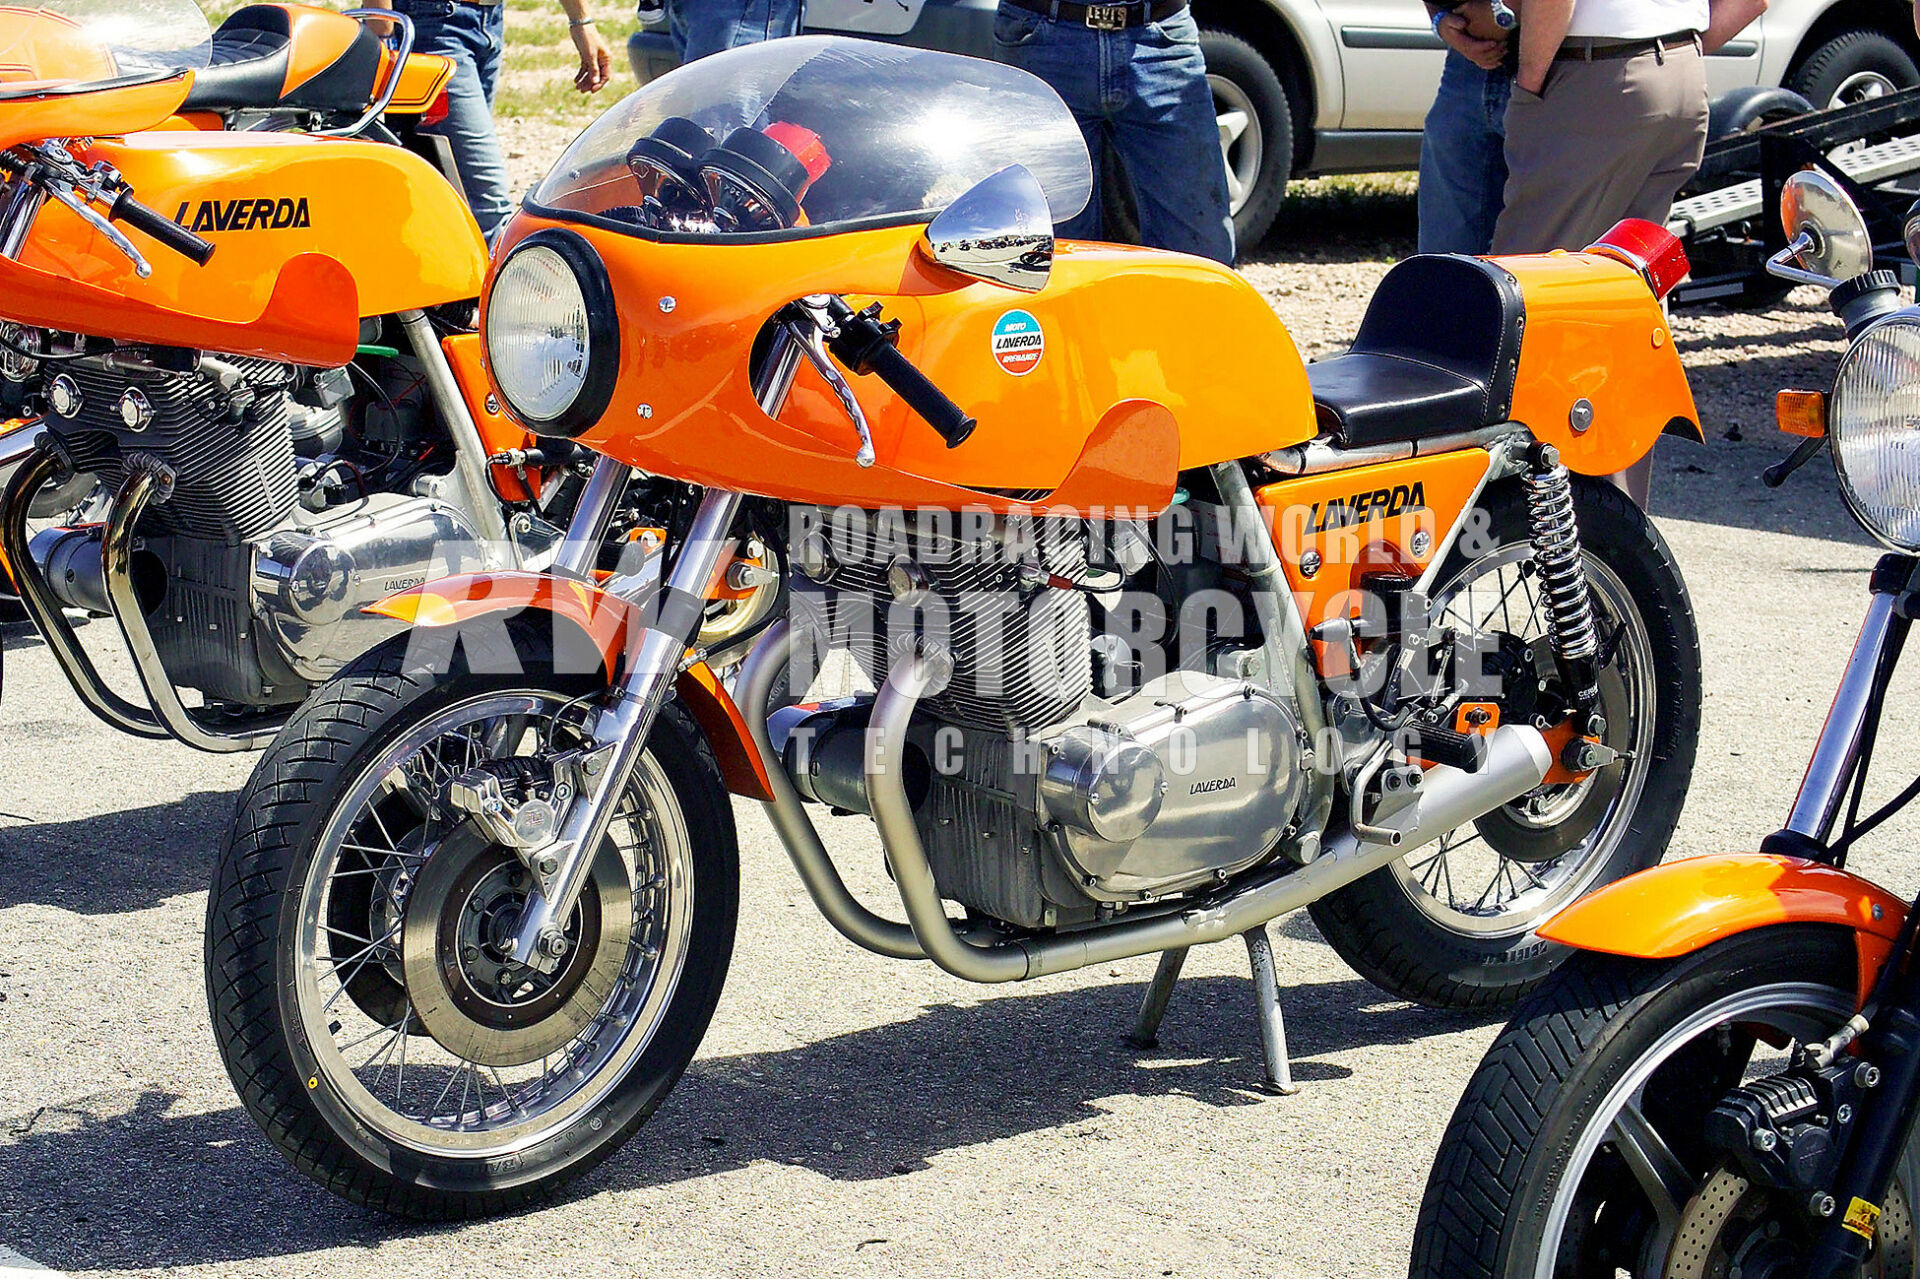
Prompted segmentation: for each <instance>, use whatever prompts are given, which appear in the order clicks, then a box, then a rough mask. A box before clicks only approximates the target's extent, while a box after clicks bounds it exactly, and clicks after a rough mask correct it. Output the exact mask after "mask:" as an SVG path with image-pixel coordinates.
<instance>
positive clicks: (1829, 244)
mask: <svg viewBox="0 0 1920 1279" xmlns="http://www.w3.org/2000/svg"><path fill="white" fill-rule="evenodd" d="M1780 226H1781V229H1782V230H1784V231H1785V232H1786V233H1787V247H1786V248H1785V249H1784V250H1782V251H1781V252H1780V253H1778V254H1776V255H1775V256H1774V259H1773V260H1772V261H1771V262H1769V263H1768V269H1769V270H1771V271H1772V272H1773V274H1775V275H1778V276H1782V277H1784V278H1786V279H1790V280H1791V279H1804V280H1805V281H1806V282H1807V283H1815V284H1836V283H1839V282H1840V281H1843V280H1851V279H1853V278H1854V277H1855V276H1858V275H1864V274H1866V273H1867V272H1868V271H1871V270H1872V269H1873V237H1872V236H1871V235H1870V234H1869V233H1868V231H1867V219H1866V217H1865V215H1863V214H1862V213H1861V212H1860V208H1859V206H1858V205H1856V204H1855V203H1854V202H1853V199H1852V197H1851V196H1849V195H1848V194H1847V192H1846V189H1845V188H1843V187H1842V186H1841V185H1840V184H1839V183H1838V182H1836V181H1834V180H1833V179H1832V178H1831V177H1829V176H1828V175H1826V174H1824V173H1822V172H1820V171H1819V170H1818V169H1806V170H1803V171H1802V172H1799V173H1796V174H1794V175H1793V176H1792V177H1790V178H1788V179H1787V184H1786V186H1785V187H1784V188H1783V189H1782V190H1781V192H1780ZM1788 263H1794V264H1797V265H1798V267H1799V268H1800V273H1799V274H1795V273H1794V271H1793V268H1792V267H1791V266H1787V264H1788ZM1782 266H1787V269H1786V270H1781V269H1779V268H1780V267H1782Z"/></svg>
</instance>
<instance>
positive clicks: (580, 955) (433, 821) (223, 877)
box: [206, 632, 738, 1218]
mask: <svg viewBox="0 0 1920 1279" xmlns="http://www.w3.org/2000/svg"><path fill="white" fill-rule="evenodd" d="M407 638H408V637H407V636H405V635H402V636H399V637H396V638H395V639H394V640H393V641H390V642H388V643H386V644H383V645H380V646H379V647H377V648H375V649H373V650H372V651H371V652H369V653H368V654H366V655H365V656H364V657H362V658H360V659H359V660H358V661H356V662H354V663H353V664H352V665H351V666H349V667H348V668H347V669H346V670H345V671H343V672H342V673H341V674H340V675H339V676H337V677H336V678H334V679H333V680H332V681H330V682H329V683H328V684H327V685H325V686H324V687H323V688H322V689H321V690H320V692H319V693H317V694H316V695H315V696H314V697H313V698H312V699H311V700H310V701H308V703H307V704H306V705H305V706H304V707H303V708H302V709H301V710H300V712H299V713H298V714H297V715H296V716H295V717H294V719H293V720H292V721H291V722H290V723H289V724H288V725H287V727H286V728H285V730H283V731H282V732H281V734H280V736H279V737H278V739H277V740H276V741H275V742H274V744H273V746H272V747H271V748H270V749H269V750H268V751H267V753H266V754H265V756H263V757H262V759H261V761H260V763H259V765H258V766H257V767H256V768H255V770H254V773H253V776H252V778H251V779H250V780H249V782H248V784H247V788H246V790H245V791H244V792H243V793H242V795H241V797H240V801H239V806H238V817H237V819H236V823H235V827H234V831H233V835H232V837H231V839H230V841H229V843H228V846H227V848H226V850H225V853H224V855H223V856H222V857H221V859H220V863H219V865H218V867H217V869H216V872H215V877H214V883H213V888H212V891H211V893H210V894H209V897H208V902H207V933H206V936H207V941H206V960H207V963H206V975H207V996H208V1002H209V1005H210V1008H211V1011H212V1015H213V1025H214V1034H215V1037H216V1039H217V1040H218V1041H219V1045H220V1051H221V1055H222V1057H223V1058H224V1060H225V1062H226V1066H227V1072H228V1074H229V1075H230V1076H231V1077H232V1079H233V1082H234V1085H235V1087H236V1088H237V1089H238V1090H239V1093H240V1096H241V1100H242V1101H243V1102H244V1103H245V1105H246V1107H247V1110H248V1112H249V1113H250V1114H252V1116H253V1118H254V1120H255V1121H256V1122H257V1123H258V1124H259V1125H260V1127H261V1128H262V1130H263V1131H264V1132H265V1133H266V1135H267V1136H268V1138H269V1139H270V1140H272V1141H273V1142H274V1144H275V1145H277V1146H279V1147H280V1148H281V1150H283V1151H284V1152H285V1153H286V1154H287V1156H288V1157H289V1158H290V1159H292V1161H293V1162H294V1164H295V1165H296V1166H298V1167H299V1168H300V1170H301V1171H302V1172H305V1173H306V1174H308V1175H309V1176H311V1177H313V1178H314V1179H315V1180H316V1181H318V1182H320V1183H321V1184H322V1185H324V1186H326V1187H327V1188H328V1189H329V1190H332V1191H334V1192H335V1193H336V1194H339V1195H342V1196H344V1197H345V1198H347V1199H350V1200H353V1201H355V1202H357V1203H363V1204H368V1205H370V1206H373V1207H376V1208H380V1209H383V1210H385V1211H388V1212H392V1213H395V1214H398V1215H402V1216H408V1217H421V1218H456V1217H468V1216H475V1215H479V1214H482V1213H488V1212H496V1211H501V1210H505V1209H510V1208H514V1207H517V1206H520V1205H522V1204H525V1203H528V1202H532V1201H534V1200H537V1199H539V1198H541V1197H543V1196H545V1195H547V1194H550V1193H551V1192H552V1191H554V1190H555V1189H557V1188H558V1187H559V1186H561V1185H562V1184H564V1183H565V1182H567V1181H569V1180H571V1179H573V1178H574V1177H577V1176H579V1175H581V1174H582V1173H584V1172H585V1171H587V1170H588V1169H590V1168H592V1167H593V1166H594V1165H595V1164H597V1163H598V1162H599V1161H600V1160H602V1159H604V1158H606V1156H607V1155H609V1154H611V1153H612V1152H613V1151H614V1150H615V1149H617V1148H618V1147H619V1146H620V1144H621V1143H622V1142H624V1141H625V1140H626V1139H627V1138H628V1137H629V1136H631V1135H632V1133H633V1132H634V1130H635V1129H636V1128H638V1127H639V1126H640V1124H641V1123H643V1122H644V1121H645V1120H646V1119H647V1117H648V1116H649V1115H650V1114H651V1113H652V1112H653V1110H654V1109H655V1108H656V1107H658V1106H659V1104H660V1103H661V1101H662V1100H664V1099H665V1097H666V1095H667V1093H668V1091H669V1090H670V1089H671V1088H672V1087H673V1085H674V1083H675V1082H676V1081H677V1080H678V1079H679V1077H680V1074H681V1072H682V1071H683V1070H684V1069H685V1068H686V1066H687V1063H688V1062H689V1061H690V1060H691V1059H692V1057H693V1054H694V1050H695V1049H696V1048H697V1047H698V1045H699V1043H700V1040H701V1037H702V1035H703V1034H704V1033H705V1031H706V1027H707V1022H708V1019H709V1018H710V1016H711V1015H712V1013H713V1008H714V1004H715V1002H716V1001H717V1000H718V998H719V995H720V989H721V984H722V982H723V980H724V978H725V975H726V969H727V963H728V960H729V958H730V956H731V953H732V946H733V931H734V923H735V915H736V903H737V900H738V856H737V849H736V842H735V833H734V827H733V817H732V810H731V808H730V807H729V805H728V803H727V798H726V794H725V791H724V790H723V788H722V786H721V783H720V779H719V775H718V769H717V768H716V767H715V765H714V762H713V759H712V755H711V753H710V752H709V751H708V750H707V748H706V746H705V743H704V741H703V739H702V738H701V736H700V734H699V732H698V730H697V729H696V728H694V727H693V726H692V724H691V721H690V720H689V719H688V718H687V717H686V716H685V715H684V714H682V713H681V712H680V711H679V708H678V707H677V706H675V705H671V704H670V705H669V706H668V707H667V708H666V709H665V711H663V713H662V714H661V716H660V717H659V719H658V721H657V723H656V727H655V729H654V732H653V737H652V739H651V740H650V742H649V744H648V748H647V750H646V752H645V753H644V755H643V756H642V758H641V761H640V763H639V765H638V767H637V768H636V769H635V771H634V775H633V777H632V779H631V781H630V783H629V785H628V788H627V791H626V793H625V795H624V796H623V797H622V799H621V801H620V807H619V809H618V811H617V815H616V817H615V819H614V821H613V823H612V826H611V828H610V830H609V832H608V835H607V838H606V840H605V841H604V843H603V844H602V846H601V848H600V849H599V850H598V851H597V853H596V855H595V857H594V860H593V863H592V869H591V872H590V875H589V879H588V883H587V886H586V888H585V889H584V890H583V892H582V893H581V896H580V900H579V904H578V905H577V906H576V907H575V909H574V911H573V914H572V917H571V918H570V919H569V921H568V923H567V926H566V929H565V932H566V937H567V940H568V942H569V943H570V945H569V946H568V948H567V950H566V953H565V955H564V956H563V957H562V958H561V960H560V961H559V963H558V966H557V968H556V969H555V970H554V971H552V972H550V973H545V972H541V971H539V970H537V969H535V968H533V967H529V966H525V965H521V964H518V963H516V962H514V959H513V953H512V948H511V946H507V945H504V944H503V943H505V942H507V941H510V940H511V937H512V930H513V926H514V924H515V923H516V921H517V919H518V914H519V910H520V907H521V905H522V904H523V903H524V902H525V900H526V898H527V895H528V893H529V891H530V888H531V879H530V877H529V874H528V872H527V870H526V869H525V867H523V866H522V864H521V861H520V858H519V857H518V856H517V855H516V854H515V853H513V852H512V851H511V850H509V849H506V848H503V847H501V846H498V845H496V844H493V843H491V842H489V841H488V840H487V839H486V838H485V837H484V836H483V835H482V834H481V833H480V830H479V828H478V826H477V825H476V824H475V823H473V822H472V821H470V820H465V819H464V815H463V814H461V813H459V812H458V811H457V810H453V809H451V808H450V807H449V806H448V805H447V803H446V798H445V795H446V784H447V782H448V781H449V780H450V779H451V778H453V777H455V776H458V775H460V774H462V773H465V772H468V771H470V770H474V769H477V768H484V769H485V770H486V771H488V772H490V773H493V774H494V775H495V776H496V777H497V778H498V779H499V780H500V781H501V784H502V786H503V788H512V787H516V786H528V785H537V784H539V783H538V780H537V779H539V778H541V777H543V776H550V773H546V772H543V769H542V765H541V764H540V762H539V761H540V759H541V757H542V756H545V755H549V754H551V753H553V752H556V751H561V750H566V749H570V748H577V747H578V746H580V745H581V744H582V742H583V740H584V739H583V737H582V734H581V730H580V729H579V727H578V725H579V723H580V720H581V706H582V703H583V702H584V701H585V700H586V699H587V698H589V697H590V696H591V695H592V694H593V693H594V692H595V691H596V690H597V688H598V687H599V686H600V684H599V681H598V680H597V679H596V678H592V677H582V676H566V675H561V674H559V673H557V672H556V671H555V670H554V663H553V661H552V659H551V658H550V657H549V656H548V655H547V654H546V653H545V652H544V651H543V650H542V648H541V647H540V645H538V644H537V643H534V642H530V641H529V640H528V638H527V637H526V636H525V635H523V634H520V633H518V632H515V633H514V635H513V638H514V641H515V643H514V649H515V655H516V657H517V658H518V659H519V660H518V662H517V663H510V664H509V665H515V664H517V665H518V666H519V667H520V670H519V672H518V673H514V674H504V673H503V674H482V673H479V672H476V671H473V670H470V669H466V668H465V667H464V666H463V665H462V664H460V662H459V660H458V659H460V658H461V657H463V656H464V655H465V654H466V653H467V652H471V651H473V647H472V646H470V645H469V646H464V647H462V648H461V649H460V650H458V651H457V652H456V653H455V658H456V664H455V666H454V668H453V669H452V670H451V671H449V672H446V673H444V674H440V675H438V676H435V675H434V674H432V673H430V672H427V671H422V670H418V669H415V668H414V666H413V664H411V663H410V662H409V661H408V660H407V644H406V641H407Z"/></svg>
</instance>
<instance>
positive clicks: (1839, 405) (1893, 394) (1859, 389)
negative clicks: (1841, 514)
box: [1829, 311, 1920, 553]
mask: <svg viewBox="0 0 1920 1279" xmlns="http://www.w3.org/2000/svg"><path fill="white" fill-rule="evenodd" d="M1829 429H1830V431H1831V432H1832V435H1833V463H1834V469H1835V470H1836V471H1838V472H1839V475H1840V492H1841V494H1842V496H1844V497H1845V498H1846V500H1847V505H1848V506H1849V507H1851V508H1852V509H1853V513H1854V514H1855V515H1856V516H1857V517H1859V520H1860V522H1861V523H1862V524H1864V525H1866V527H1867V531H1868V532H1869V533H1872V534H1873V535H1874V536H1875V537H1877V538H1879V539H1880V540H1881V541H1882V542H1884V543H1886V544H1887V545H1888V546H1890V547H1893V548H1894V549H1895V550H1900V551H1906V552H1909V553H1914V552H1920V311H1903V312H1901V313H1900V314H1898V315H1896V316H1894V317H1893V318H1892V319H1889V320H1888V321H1886V322H1885V323H1882V324H1879V325H1876V326H1874V327H1873V328H1871V329H1869V330H1867V332H1866V333H1864V334H1862V335H1861V337H1860V339H1859V340H1858V341H1856V342H1855V343H1854V344H1853V347H1852V349H1851V350H1849V351H1848V352H1847V353H1846V355H1845V357H1843V358H1842V359H1841V361H1840V373H1839V376H1838V377H1837V378H1836V379H1835V381H1834V388H1833V412H1832V414H1831V425H1830V427H1829Z"/></svg>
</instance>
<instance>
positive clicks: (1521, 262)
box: [1494, 252, 1702, 475]
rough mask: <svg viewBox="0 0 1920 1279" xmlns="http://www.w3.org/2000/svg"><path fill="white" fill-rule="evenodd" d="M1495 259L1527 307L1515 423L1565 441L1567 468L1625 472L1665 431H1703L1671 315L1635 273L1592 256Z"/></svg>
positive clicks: (1561, 444) (1561, 445) (1556, 442)
mask: <svg viewBox="0 0 1920 1279" xmlns="http://www.w3.org/2000/svg"><path fill="white" fill-rule="evenodd" d="M1494 261H1495V262H1496V263H1497V264H1498V265H1499V266H1500V267H1502V268H1504V269H1505V270H1506V271H1508V272H1510V273H1511V274H1512V275H1513V277H1514V279H1516V280H1517V281H1519V284H1520V295H1521V297H1522V298H1524V299H1525V301H1526V308H1527V316H1526V329H1525V334H1524V336H1523V338H1522V340H1521V344H1520V368H1519V373H1518V376H1517V377H1516V378H1515V379H1514V390H1513V420H1514V421H1516V422H1523V423H1525V424H1526V426H1527V427H1528V429H1530V430H1531V431H1532V432H1533V434H1534V437H1535V438H1536V439H1539V440H1542V441H1544V442H1546V443H1548V444H1552V445H1553V446H1555V447H1556V448H1558V449H1559V450H1560V459H1561V461H1563V462H1565V463H1566V465H1567V468H1568V469H1569V470H1572V471H1575V472H1577V473H1579V474H1581V475H1611V474H1613V473H1614V472H1616V471H1622V470H1625V469H1626V468H1627V467H1629V466H1631V465H1632V464H1633V463H1635V462H1637V461H1639V460H1640V458H1641V457H1643V456H1645V454H1646V452H1647V450H1648V449H1651V448H1652V447H1653V443H1654V440H1655V439H1657V438H1658V437H1659V436H1660V435H1661V433H1662V432H1672V433H1674V434H1678V435H1685V436H1687V437H1689V438H1691V439H1693V440H1696V441H1698V440H1700V439H1701V438H1702V436H1701V434H1700V426H1699V421H1700V411H1699V410H1698V409H1697V408H1695V407H1694V403H1693V391H1692V390H1691V388H1689V387H1688V386H1687V375H1686V372H1685V370H1684V369H1682V368H1681V366H1680V356H1679V353H1678V352H1676V351H1675V350H1674V348H1673V333H1672V331H1671V330H1670V329H1669V328H1668V327H1667V318H1666V315H1665V314H1664V313H1663V312H1662V311H1661V309H1660V303H1659V300H1658V299H1656V298H1655V297H1654V296H1653V294H1652V292H1651V291H1649V290H1648V288H1647V286H1646V282H1645V281H1643V280H1642V279H1641V278H1640V276H1639V274H1638V273H1637V272H1635V271H1634V270H1633V269H1632V268H1631V267H1629V266H1626V265H1624V264H1623V263H1620V262H1616V261H1614V260H1612V259H1610V258H1605V257H1601V256H1599V255H1598V254H1592V253H1566V252H1554V253H1546V254H1539V255H1534V256H1525V257H1504V258H1496V259H1494ZM1582 401H1585V403H1586V405H1587V411H1581V409H1580V407H1579V406H1580V404H1581V402H1582Z"/></svg>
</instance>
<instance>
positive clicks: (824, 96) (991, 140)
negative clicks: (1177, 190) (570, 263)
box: [531, 36, 1093, 236]
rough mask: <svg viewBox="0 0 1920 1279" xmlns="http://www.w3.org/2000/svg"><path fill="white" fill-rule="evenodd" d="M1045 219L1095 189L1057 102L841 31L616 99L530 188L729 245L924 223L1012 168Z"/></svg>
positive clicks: (717, 63)
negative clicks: (1041, 200)
mask: <svg viewBox="0 0 1920 1279" xmlns="http://www.w3.org/2000/svg"><path fill="white" fill-rule="evenodd" d="M1016 164H1017V165H1023V166H1025V167H1026V168H1027V169H1028V170H1029V171H1030V172H1031V173H1032V174H1033V175H1034V176H1035V177H1036V178H1037V179H1039V182H1040V185H1041V187H1042V189H1043V190H1045V191H1046V193H1047V201H1048V204H1049V206H1050V208H1051V209H1052V212H1053V216H1054V219H1055V221H1060V220H1063V219H1065V218H1069V217H1071V216H1073V215H1074V214H1075V213H1078V212H1079V211H1080V210H1081V208H1083V207H1084V206H1085V205H1086V202H1087V199H1088V197H1089V195H1090V194H1091V192H1092V190H1093V174H1092V166H1091V165H1090V163H1089V162H1088V158H1087V148H1086V143H1085V141H1084V140H1083V139H1082V137H1081V134H1080V129H1079V126H1078V125H1076V124H1075V123H1074V119H1073V115H1072V113H1071V112H1069V111H1068V110H1067V108H1066V105H1065V104H1064V103H1062V102H1061V101H1060V99H1059V97H1058V96H1057V95H1056V94H1055V93H1054V92H1053V90H1051V89H1049V88H1048V87H1047V86H1046V85H1045V84H1043V83H1042V82H1041V81H1039V80H1038V79H1036V78H1034V77H1033V76H1030V75H1028V74H1027V73H1026V72H1024V71H1018V70H1015V69H1014V68H1012V67H1008V66H1003V65H1001V64H999V63H996V62H985V61H982V60H980V59H977V58H965V57H960V56H958V55H956V54H950V53H934V52H930V51H927V50H922V49H912V48H906V47H903V46H899V45H890V44H879V43H875V42H871V41H865V40H853V39H848V38H844V37H838V36H805V37H800V38H796V39H787V40H774V41H770V42H767V43H765V44H759V45H750V46H747V47H744V48H740V49H734V50H730V51H728V52H726V53H722V54H717V55H715V56H714V57H711V58H705V59H702V60H700V61H698V62H695V63H692V64H690V65H688V66H685V67H682V68H680V69H679V70H677V71H674V72H672V73H671V74H669V75H666V76H663V77H662V78H660V79H659V80H656V81H654V82H653V83H651V84H649V85H647V86H646V87H645V88H642V89H640V90H639V91H638V92H636V93H634V94H632V95H631V96H629V97H628V98H626V99H625V100H624V101H622V102H620V103H618V104H616V105H615V106H614V107H612V108H611V109H610V110H609V111H608V112H607V113H606V114H605V115H603V116H601V117H600V119H598V120H596V121H595V122H594V123H593V124H592V125H591V126H589V127H588V129H587V131H586V132H585V133H583V134H581V135H580V137H579V138H578V139H576V140H575V141H574V143H573V145H572V146H570V147H569V148H567V151H566V153H565V154H564V155H562V156H561V157H560V161H559V163H558V164H556V165H555V166H554V168H553V170H552V171H551V172H549V173H548V174H547V176H546V178H545V179H544V180H543V181H542V182H541V183H540V185H539V186H538V187H536V188H535V189H534V192H533V195H532V197H531V199H532V202H533V203H534V204H535V205H537V206H540V207H543V208H546V209H551V210H557V211H561V212H570V213H577V214H589V215H593V216H595V217H597V218H599V219H603V220H604V221H605V222H606V223H609V224H613V225H616V226H620V227H628V226H630V227H632V228H634V229H635V231H636V232H638V233H643V234H644V233H647V232H655V233H668V234H687V235H713V236H738V235H747V234H765V233H778V232H794V231H803V230H811V231H822V230H835V229H851V228H853V227H856V226H859V225H881V224H885V223H889V222H893V223H899V222H909V221H914V220H924V219H927V218H931V217H932V216H933V215H934V214H936V213H938V212H939V211H940V210H941V209H943V208H945V207H946V206H947V205H948V204H950V203H951V202H952V201H953V200H954V199H955V198H957V197H958V196H959V195H960V194H961V193H962V192H964V191H966V190H967V189H969V188H970V187H972V186H973V185H974V184H975V183H978V182H979V181H981V180H982V179H984V178H987V177H989V176H991V175H992V174H994V173H997V172H999V171H1000V170H1001V169H1004V168H1006V167H1008V166H1009V165H1016Z"/></svg>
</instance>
